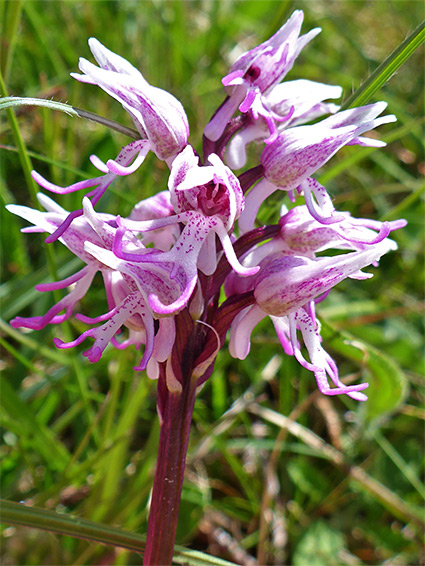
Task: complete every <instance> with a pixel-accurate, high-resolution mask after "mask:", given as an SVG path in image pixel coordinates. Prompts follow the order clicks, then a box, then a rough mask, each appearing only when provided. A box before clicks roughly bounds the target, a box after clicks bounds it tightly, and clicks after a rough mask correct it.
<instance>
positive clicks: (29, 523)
mask: <svg viewBox="0 0 425 566" xmlns="http://www.w3.org/2000/svg"><path fill="white" fill-rule="evenodd" d="M0 520H1V522H4V523H11V524H13V525H23V526H25V527H32V528H36V529H42V530H46V531H49V532H53V533H57V534H60V535H69V536H73V537H77V538H81V539H85V540H90V541H94V542H98V543H100V544H106V545H112V546H118V547H120V548H126V549H128V550H132V551H133V552H140V553H143V550H144V548H145V541H146V537H145V536H143V535H137V534H135V533H130V532H127V531H124V530H122V529H118V528H116V527H111V526H109V525H103V524H100V523H94V522H92V521H87V520H85V519H81V518H79V517H78V518H77V517H68V516H66V515H64V514H59V513H55V512H54V511H47V510H45V509H39V508H37V507H28V506H26V505H22V504H20V503H15V502H13V501H6V500H1V507H0ZM174 562H176V563H177V564H188V565H190V566H209V565H210V566H234V564H233V563H232V562H227V560H221V559H220V558H216V557H215V556H208V555H207V554H204V553H203V552H197V551H191V550H186V549H185V548H183V547H181V546H176V547H175V555H174Z"/></svg>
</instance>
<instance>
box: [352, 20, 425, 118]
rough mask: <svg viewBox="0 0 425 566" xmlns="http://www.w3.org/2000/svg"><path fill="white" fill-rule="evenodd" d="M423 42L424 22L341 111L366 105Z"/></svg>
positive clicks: (353, 95)
mask: <svg viewBox="0 0 425 566" xmlns="http://www.w3.org/2000/svg"><path fill="white" fill-rule="evenodd" d="M424 41H425V21H424V22H422V23H421V24H420V25H419V26H418V27H417V28H416V29H415V30H414V31H413V32H412V33H411V34H410V35H409V36H408V37H407V38H406V39H405V40H404V41H403V43H401V44H400V45H399V46H398V47H397V49H395V50H394V51H393V52H392V53H391V54H390V55H389V56H388V57H387V58H386V59H385V61H383V62H382V63H381V64H380V65H379V67H378V68H377V69H376V70H375V71H374V72H373V73H372V74H371V75H370V76H369V78H368V79H367V80H366V81H365V82H364V83H363V84H362V85H361V86H360V87H359V88H358V89H357V90H356V91H355V92H354V93H353V94H352V95H351V96H350V97H349V98H348V99H347V100H346V101H345V102H344V103H343V104H342V106H341V110H346V109H347V108H351V107H353V106H354V105H356V106H361V105H362V104H367V102H369V100H370V99H371V98H372V96H373V95H374V94H375V92H377V91H378V90H379V89H380V88H381V87H382V86H383V85H384V84H385V83H386V82H387V81H388V80H389V79H390V78H391V77H392V75H393V74H394V73H395V72H396V71H397V69H398V68H399V67H401V65H402V64H403V63H404V62H405V61H406V60H407V59H408V58H409V57H410V56H411V55H412V53H413V52H414V51H416V49H417V48H418V47H420V45H422V43H423V42H424Z"/></svg>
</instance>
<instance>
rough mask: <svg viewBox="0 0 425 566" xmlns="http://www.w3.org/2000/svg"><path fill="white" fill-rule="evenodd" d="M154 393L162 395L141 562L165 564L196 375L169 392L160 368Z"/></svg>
mask: <svg viewBox="0 0 425 566" xmlns="http://www.w3.org/2000/svg"><path fill="white" fill-rule="evenodd" d="M159 389H162V391H161V392H160V391H159ZM158 395H159V396H161V397H162V403H161V405H162V406H161V417H162V423H161V433H160V437H159V450H158V460H157V464H156V471H155V479H154V486H153V493H152V501H151V508H150V513H149V520H148V532H147V541H146V547H145V553H144V557H143V564H144V565H145V566H146V565H149V566H155V565H157V566H167V565H170V564H171V562H172V559H173V549H174V540H175V536H176V528H177V520H178V512H179V505H180V497H181V491H182V486H183V477H184V469H185V463H186V452H187V447H188V443H189V434H190V423H191V421H192V414H193V408H194V405H195V398H196V379H191V378H190V376H189V377H188V379H186V380H185V381H184V383H183V386H182V391H181V392H180V393H171V392H170V391H169V390H168V389H167V386H166V384H165V371H161V375H160V378H159V383H158Z"/></svg>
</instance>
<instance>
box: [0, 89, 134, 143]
mask: <svg viewBox="0 0 425 566" xmlns="http://www.w3.org/2000/svg"><path fill="white" fill-rule="evenodd" d="M19 106H43V107H45V108H50V110H59V111H60V112H65V114H68V116H72V117H78V118H85V119H86V120H91V121H92V122H97V123H98V124H102V125H103V126H106V127H107V128H110V129H111V130H116V131H117V132H120V133H121V134H125V135H126V136H129V137H130V138H134V139H140V134H139V132H138V131H137V130H134V129H133V128H127V127H126V126H122V125H121V124H118V122H114V121H113V120H109V119H108V118H104V117H103V116H99V115H98V114H94V113H93V112H88V111H87V110H82V109H81V108H75V106H70V105H69V104H65V103H64V102H57V101H56V100H46V99H44V98H21V97H18V96H5V97H3V98H1V99H0V111H1V110H6V109H7V108H17V107H19Z"/></svg>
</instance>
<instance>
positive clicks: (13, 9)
mask: <svg viewBox="0 0 425 566" xmlns="http://www.w3.org/2000/svg"><path fill="white" fill-rule="evenodd" d="M22 4H23V2H22V0H14V2H8V3H7V5H5V11H4V12H5V13H3V14H2V19H3V25H2V29H1V34H0V35H1V36H2V37H3V39H2V49H1V51H0V69H1V72H2V73H3V75H4V77H5V78H6V81H7V79H8V77H9V73H10V68H11V62H12V57H13V51H14V48H15V44H16V40H17V38H18V35H19V24H20V21H21V14H22Z"/></svg>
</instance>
